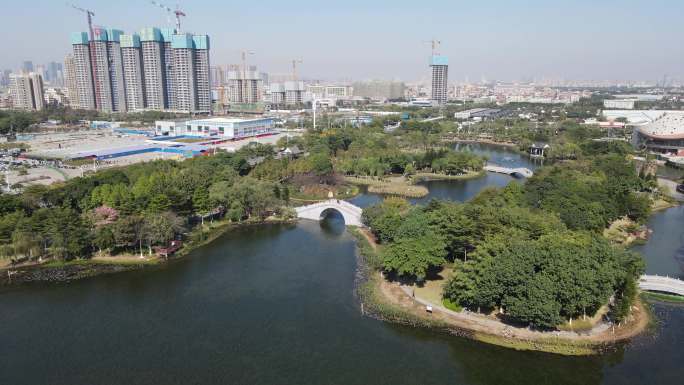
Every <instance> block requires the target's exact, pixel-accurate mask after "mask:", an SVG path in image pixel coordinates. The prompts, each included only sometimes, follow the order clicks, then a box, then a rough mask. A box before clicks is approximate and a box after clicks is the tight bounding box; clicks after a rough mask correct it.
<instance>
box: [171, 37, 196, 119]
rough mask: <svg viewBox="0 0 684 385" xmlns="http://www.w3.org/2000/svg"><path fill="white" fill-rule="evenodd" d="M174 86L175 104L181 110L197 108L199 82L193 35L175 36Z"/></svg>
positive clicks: (173, 44) (173, 45)
mask: <svg viewBox="0 0 684 385" xmlns="http://www.w3.org/2000/svg"><path fill="white" fill-rule="evenodd" d="M172 47H173V64H174V76H175V79H174V82H173V83H174V86H175V87H176V89H175V90H173V94H174V95H175V98H176V100H175V101H174V103H173V106H174V107H175V109H176V110H179V111H195V110H197V83H196V77H195V47H194V43H193V40H192V35H190V34H189V33H184V34H181V35H174V36H173V43H172Z"/></svg>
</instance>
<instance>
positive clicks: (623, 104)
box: [603, 99, 637, 110]
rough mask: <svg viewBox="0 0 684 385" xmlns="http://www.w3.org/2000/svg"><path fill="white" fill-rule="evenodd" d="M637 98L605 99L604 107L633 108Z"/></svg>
mask: <svg viewBox="0 0 684 385" xmlns="http://www.w3.org/2000/svg"><path fill="white" fill-rule="evenodd" d="M636 102H637V100H636V99H606V100H604V101H603V107H605V108H610V109H619V110H633V109H634V104H635V103H636Z"/></svg>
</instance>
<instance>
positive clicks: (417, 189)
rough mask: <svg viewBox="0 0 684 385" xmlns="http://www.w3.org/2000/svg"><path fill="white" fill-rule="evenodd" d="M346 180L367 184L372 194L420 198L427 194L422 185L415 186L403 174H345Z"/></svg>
mask: <svg viewBox="0 0 684 385" xmlns="http://www.w3.org/2000/svg"><path fill="white" fill-rule="evenodd" d="M344 179H345V180H346V181H347V182H349V183H352V184H356V185H360V186H368V192H371V193H374V194H386V195H398V196H402V197H407V198H422V197H424V196H426V195H428V193H429V191H428V189H427V188H426V187H424V186H417V185H414V184H412V182H411V181H410V180H409V179H407V178H404V177H403V176H396V177H387V178H383V179H376V178H372V177H358V176H347V177H345V178H344Z"/></svg>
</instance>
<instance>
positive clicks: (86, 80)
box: [71, 32, 96, 110]
mask: <svg viewBox="0 0 684 385" xmlns="http://www.w3.org/2000/svg"><path fill="white" fill-rule="evenodd" d="M71 45H72V47H73V52H74V57H73V60H74V73H75V80H76V81H75V85H76V96H77V97H78V100H77V101H76V102H75V103H74V101H72V102H71V105H72V107H76V108H82V109H86V110H94V109H95V107H96V106H95V90H94V88H93V72H92V64H91V60H90V47H89V44H88V33H87V32H77V33H74V34H72V35H71Z"/></svg>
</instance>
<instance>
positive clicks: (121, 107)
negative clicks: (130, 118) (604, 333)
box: [107, 29, 128, 112]
mask: <svg viewBox="0 0 684 385" xmlns="http://www.w3.org/2000/svg"><path fill="white" fill-rule="evenodd" d="M121 35H123V31H121V30H118V29H109V30H107V60H108V61H109V80H110V82H111V89H112V110H113V111H116V112H126V111H128V108H127V106H126V87H125V85H124V74H123V59H122V57H121Z"/></svg>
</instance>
